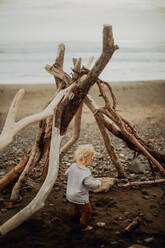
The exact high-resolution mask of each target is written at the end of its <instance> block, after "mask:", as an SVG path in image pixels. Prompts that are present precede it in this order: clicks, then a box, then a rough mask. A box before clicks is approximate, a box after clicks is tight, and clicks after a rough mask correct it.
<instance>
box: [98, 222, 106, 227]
mask: <svg viewBox="0 0 165 248" xmlns="http://www.w3.org/2000/svg"><path fill="white" fill-rule="evenodd" d="M96 226H98V227H105V226H106V223H105V222H97V223H96Z"/></svg>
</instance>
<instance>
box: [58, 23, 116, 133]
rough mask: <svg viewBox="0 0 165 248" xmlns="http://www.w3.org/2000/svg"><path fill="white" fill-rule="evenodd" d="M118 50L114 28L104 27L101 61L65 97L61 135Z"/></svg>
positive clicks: (62, 106) (62, 105) (73, 85)
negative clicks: (114, 37) (113, 32)
mask: <svg viewBox="0 0 165 248" xmlns="http://www.w3.org/2000/svg"><path fill="white" fill-rule="evenodd" d="M116 49H118V47H117V46H115V45H114V40H113V34H112V26H106V25H105V26H104V28H103V50H102V54H101V56H100V57H99V59H98V60H97V61H96V63H95V65H94V66H93V68H92V69H91V70H90V71H89V73H88V74H87V77H85V79H84V80H80V83H79V84H76V83H74V84H72V88H71V90H70V93H68V95H66V96H65V98H64V99H63V101H62V103H61V108H62V122H61V128H60V130H61V135H63V134H64V133H65V131H66V129H67V127H68V124H69V123H70V121H71V120H72V118H73V116H74V114H75V113H76V111H77V109H78V107H79V105H80V103H81V102H82V101H83V99H84V98H85V96H86V94H87V93H88V91H89V89H90V87H91V86H92V85H93V84H94V83H95V82H96V80H97V78H98V76H99V75H100V73H101V72H102V71H103V69H104V68H105V66H106V64H107V63H108V62H109V60H110V58H111V57H112V55H113V53H114V51H115V50H116Z"/></svg>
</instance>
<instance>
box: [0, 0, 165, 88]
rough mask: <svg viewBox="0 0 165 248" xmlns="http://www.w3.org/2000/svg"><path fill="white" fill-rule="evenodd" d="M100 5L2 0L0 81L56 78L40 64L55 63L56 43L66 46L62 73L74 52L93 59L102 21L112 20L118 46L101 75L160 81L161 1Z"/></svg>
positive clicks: (163, 56)
mask: <svg viewBox="0 0 165 248" xmlns="http://www.w3.org/2000/svg"><path fill="white" fill-rule="evenodd" d="M101 2H102V1H101ZM112 2H113V3H112ZM94 3H96V5H95V8H93V4H94ZM158 3H159V5H158ZM100 4H101V3H100V1H98V0H96V2H95V1H92V0H89V1H85V0H84V1H81V0H77V1H76V0H49V1H45V0H36V1H33V0H12V1H11V0H0V84H51V83H54V78H53V76H51V75H49V74H48V73H47V72H46V71H45V69H44V67H45V65H46V64H50V65H52V64H53V63H54V61H55V58H56V54H57V48H58V44H60V42H63V43H64V44H65V47H66V51H65V61H64V71H65V72H67V73H69V74H70V73H71V72H72V70H71V68H72V67H73V65H72V58H73V57H76V58H79V57H81V58H82V61H83V65H84V66H85V65H86V64H87V62H88V60H89V58H90V57H92V56H94V61H96V60H97V58H98V57H99V56H100V54H101V49H102V44H101V33H102V25H103V24H104V23H110V24H112V26H113V31H114V37H115V42H116V43H117V44H118V45H119V47H120V49H119V50H117V51H115V53H114V55H113V57H112V58H111V60H110V62H109V63H108V65H107V66H106V68H105V69H104V71H103V72H102V74H101V75H100V78H101V79H103V80H105V81H108V82H110V81H113V82H114V81H141V80H142V81H145V80H164V79H165V42H164V41H165V35H164V32H163V31H164V24H165V14H164V13H165V12H164V8H162V6H164V5H162V4H164V3H163V1H161V0H158V1H156V2H155V0H151V2H150V4H149V5H148V1H147V0H141V1H138V0H134V1H133V2H132V4H131V2H130V1H129V0H125V1H124V3H123V2H122V1H120V0H116V1H106V0H103V2H102V4H101V5H100ZM119 6H120V7H119Z"/></svg>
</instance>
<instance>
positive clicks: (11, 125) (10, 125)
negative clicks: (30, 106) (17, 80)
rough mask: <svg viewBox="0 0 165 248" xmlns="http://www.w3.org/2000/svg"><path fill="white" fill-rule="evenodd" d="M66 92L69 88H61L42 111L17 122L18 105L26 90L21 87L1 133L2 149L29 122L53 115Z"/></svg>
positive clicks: (0, 142) (0, 147) (0, 145)
mask: <svg viewBox="0 0 165 248" xmlns="http://www.w3.org/2000/svg"><path fill="white" fill-rule="evenodd" d="M66 92H67V89H66V90H61V91H60V92H59V93H58V95H57V96H56V97H55V98H54V99H53V101H52V102H51V103H50V104H49V105H48V106H47V107H46V108H45V109H44V110H43V111H42V112H40V113H37V114H34V115H31V116H27V117H25V118H24V119H22V120H19V121H18V122H15V118H16V114H17V111H18V106H19V104H20V101H21V99H22V97H23V95H24V90H22V89H20V90H19V91H18V92H17V94H16V96H15V97H14V99H13V102H12V104H11V107H10V109H9V112H8V115H7V118H6V122H5V125H4V127H3V130H2V133H1V135H0V150H2V149H3V148H4V147H6V146H7V145H9V144H10V143H11V142H12V141H13V138H14V136H15V135H16V133H18V132H19V131H20V130H21V129H23V128H25V127H26V126H28V125H29V124H32V123H34V122H37V121H40V120H43V119H45V118H47V117H48V116H50V115H53V113H54V109H55V107H56V106H57V104H58V103H59V102H60V101H61V99H62V98H63V96H64V95H65V93H66Z"/></svg>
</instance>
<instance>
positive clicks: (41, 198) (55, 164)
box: [0, 123, 61, 235]
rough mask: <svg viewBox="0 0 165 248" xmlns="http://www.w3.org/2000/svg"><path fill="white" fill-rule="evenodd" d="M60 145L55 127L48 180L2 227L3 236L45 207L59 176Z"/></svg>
mask: <svg viewBox="0 0 165 248" xmlns="http://www.w3.org/2000/svg"><path fill="white" fill-rule="evenodd" d="M53 124H54V123H53ZM60 144H61V136H60V130H59V128H57V127H55V126H54V125H53V130H52V138H51V148H50V149H51V151H50V158H49V169H48V174H47V177H46V180H45V181H44V183H43V185H42V187H41V188H40V190H39V192H38V194H37V195H36V197H35V198H34V199H33V200H32V201H31V202H30V203H29V204H28V205H27V206H26V207H25V208H24V209H22V210H21V211H20V212H18V213H17V214H16V215H14V216H13V217H12V218H11V219H9V220H8V221H7V222H5V223H4V224H3V225H1V226H0V234H1V235H5V234H6V233H8V232H9V231H11V230H12V229H14V228H16V227H17V226H19V225H20V224H21V223H22V222H24V221H25V220H26V219H28V218H29V217H30V216H31V215H33V214H34V213H35V212H37V211H38V210H39V209H41V208H42V207H44V205H45V201H46V199H47V197H48V195H49V193H50V192H51V190H52V187H53V185H54V183H55V181H56V178H57V175H58V168H59V151H60Z"/></svg>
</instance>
